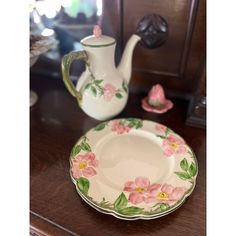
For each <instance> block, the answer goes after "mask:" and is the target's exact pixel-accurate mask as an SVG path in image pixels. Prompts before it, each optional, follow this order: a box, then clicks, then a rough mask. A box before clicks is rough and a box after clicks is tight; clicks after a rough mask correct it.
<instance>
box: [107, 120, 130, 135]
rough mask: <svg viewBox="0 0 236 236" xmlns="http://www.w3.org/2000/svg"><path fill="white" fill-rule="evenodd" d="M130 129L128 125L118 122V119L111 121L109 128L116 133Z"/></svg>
mask: <svg viewBox="0 0 236 236" xmlns="http://www.w3.org/2000/svg"><path fill="white" fill-rule="evenodd" d="M130 129H131V128H129V127H128V125H126V124H124V123H122V122H120V121H119V120H114V121H112V125H111V130H112V131H113V132H116V133H117V134H124V133H128V132H129V131H130Z"/></svg>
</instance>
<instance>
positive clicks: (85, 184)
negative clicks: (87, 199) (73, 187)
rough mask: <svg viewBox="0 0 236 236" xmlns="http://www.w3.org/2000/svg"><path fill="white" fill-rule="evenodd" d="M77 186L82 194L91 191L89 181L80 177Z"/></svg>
mask: <svg viewBox="0 0 236 236" xmlns="http://www.w3.org/2000/svg"><path fill="white" fill-rule="evenodd" d="M76 183H77V186H78V188H79V190H80V191H81V192H82V193H85V194H87V193H88V190H89V180H88V179H86V178H84V177H80V178H79V179H77V180H76Z"/></svg>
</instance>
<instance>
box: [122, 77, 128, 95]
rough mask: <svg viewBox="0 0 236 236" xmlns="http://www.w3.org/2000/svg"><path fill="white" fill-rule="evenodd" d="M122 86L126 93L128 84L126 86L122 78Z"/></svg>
mask: <svg viewBox="0 0 236 236" xmlns="http://www.w3.org/2000/svg"><path fill="white" fill-rule="evenodd" d="M122 88H123V89H124V91H125V92H126V93H128V86H127V84H126V82H125V81H124V80H123V82H122Z"/></svg>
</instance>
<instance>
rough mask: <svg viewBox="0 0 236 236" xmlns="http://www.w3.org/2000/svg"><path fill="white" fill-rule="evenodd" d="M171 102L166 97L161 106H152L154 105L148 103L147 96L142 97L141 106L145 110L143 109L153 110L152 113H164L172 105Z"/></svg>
mask: <svg viewBox="0 0 236 236" xmlns="http://www.w3.org/2000/svg"><path fill="white" fill-rule="evenodd" d="M173 106H174V105H173V103H172V102H171V101H170V100H168V99H166V100H165V103H164V104H163V106H162V107H154V106H151V105H150V104H149V103H148V97H146V98H144V99H142V108H143V109H144V110H145V111H148V112H154V113H159V114H161V113H165V112H167V111H168V110H170V109H171V108H172V107H173Z"/></svg>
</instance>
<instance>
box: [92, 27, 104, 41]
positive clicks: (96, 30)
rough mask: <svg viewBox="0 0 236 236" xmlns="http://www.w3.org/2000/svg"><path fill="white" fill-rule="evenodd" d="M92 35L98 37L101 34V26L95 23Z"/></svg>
mask: <svg viewBox="0 0 236 236" xmlns="http://www.w3.org/2000/svg"><path fill="white" fill-rule="evenodd" d="M93 35H94V36H95V37H96V38H99V37H100V36H101V35H102V29H101V27H100V26H99V25H95V26H94V27H93Z"/></svg>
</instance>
